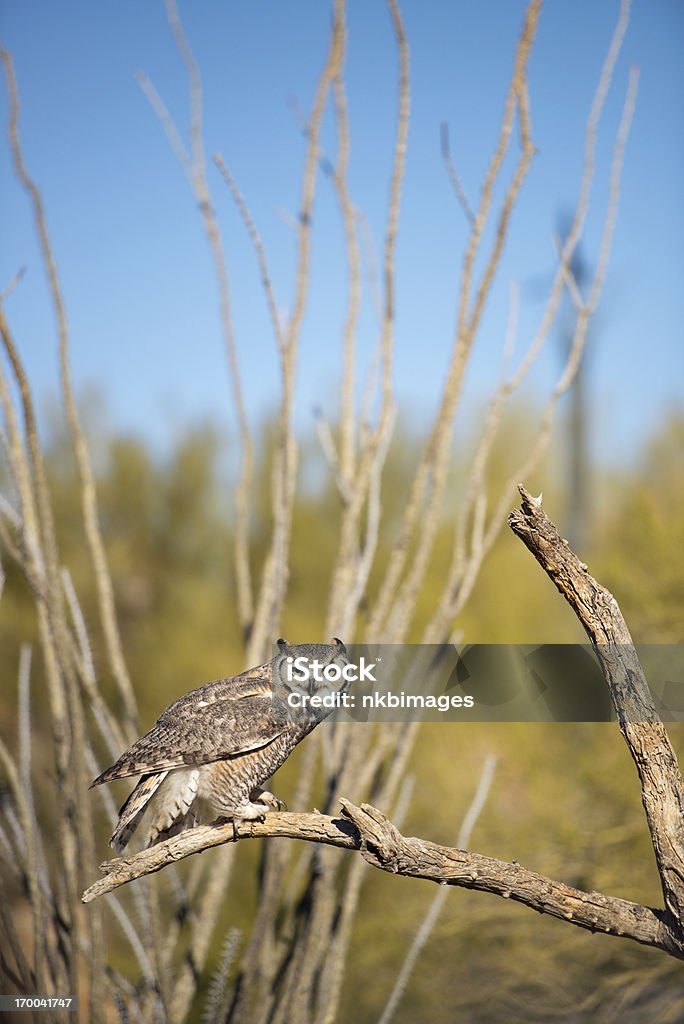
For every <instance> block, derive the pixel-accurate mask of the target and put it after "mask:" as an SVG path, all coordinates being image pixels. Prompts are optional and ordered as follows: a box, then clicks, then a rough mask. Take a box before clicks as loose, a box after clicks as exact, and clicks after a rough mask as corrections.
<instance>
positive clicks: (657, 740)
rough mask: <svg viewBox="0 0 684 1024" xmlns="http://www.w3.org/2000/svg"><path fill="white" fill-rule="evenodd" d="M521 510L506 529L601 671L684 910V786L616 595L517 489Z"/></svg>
mask: <svg viewBox="0 0 684 1024" xmlns="http://www.w3.org/2000/svg"><path fill="white" fill-rule="evenodd" d="M519 490H520V494H521V495H522V508H521V509H520V510H516V511H514V512H511V515H510V517H509V524H510V527H511V529H512V530H513V532H514V533H515V534H516V535H517V536H518V537H520V539H521V540H522V541H523V543H524V544H525V545H526V547H528V548H529V550H530V551H531V552H532V554H533V555H534V557H535V558H536V559H537V561H538V562H539V564H540V565H541V567H542V569H544V571H545V572H546V573H547V574H548V576H549V577H550V578H551V579H552V580H553V582H554V583H555V584H556V587H557V588H558V590H559V591H560V593H561V594H562V595H563V597H564V598H565V600H566V601H567V602H568V604H569V605H570V607H571V608H572V610H573V611H574V613H575V615H576V616H577V618H578V619H579V620H580V622H581V623H582V625H583V627H584V629H585V630H586V632H587V635H588V636H589V639H590V640H591V642H592V644H594V647H595V649H596V653H597V655H598V658H599V660H600V663H601V667H602V669H603V674H604V676H605V679H606V682H607V684H608V689H609V690H610V696H611V699H612V701H613V705H614V707H615V710H616V712H617V717H618V721H619V723H620V730H621V732H622V735H623V736H624V739H625V742H626V744H627V746H628V748H629V752H630V754H631V755H632V759H633V760H634V763H635V765H636V768H637V772H638V774H639V781H640V782H641V799H642V801H643V805H644V811H645V812H646V821H647V822H648V829H649V832H650V834H651V841H652V843H653V850H654V852H655V856H656V862H657V865H658V872H659V874H660V880H661V883H662V887H663V896H664V898H665V906H666V908H667V911H668V912H669V914H671V915H672V917H673V918H674V919H675V920H676V921H677V922H680V923H681V922H682V920H684V918H683V917H682V911H683V910H684V789H683V786H682V776H681V773H680V771H679V765H678V764H677V757H676V755H675V752H674V750H673V749H672V744H671V743H670V740H669V737H668V735H667V732H666V730H665V726H664V725H663V723H662V722H661V721H660V718H659V716H658V712H657V711H656V706H655V704H654V701H653V697H652V696H651V692H650V690H649V688H648V683H647V682H646V678H645V676H644V673H643V669H642V667H641V665H640V664H639V659H638V657H637V653H636V649H635V647H634V643H633V640H632V637H631V634H630V632H629V629H628V628H627V623H626V622H625V620H624V618H623V617H622V612H621V611H620V608H619V607H618V603H617V601H616V600H615V598H614V597H613V595H612V594H611V593H610V592H609V591H608V590H606V589H605V587H602V586H601V584H600V583H597V582H596V580H595V579H594V578H593V576H591V575H590V574H589V572H588V570H587V567H586V565H584V563H583V562H581V561H580V560H579V558H578V557H577V555H576V554H575V553H574V552H573V551H572V550H571V549H570V547H569V545H568V542H567V541H566V540H563V538H562V537H561V536H560V535H559V534H558V531H557V530H556V527H555V526H554V525H553V523H552V522H551V520H550V519H549V518H548V517H547V516H546V514H545V513H544V511H543V509H542V507H541V502H540V501H537V500H536V499H535V498H533V497H532V495H531V494H529V493H528V492H527V491H526V490H525V488H524V487H520V488H519Z"/></svg>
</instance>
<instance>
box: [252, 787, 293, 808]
mask: <svg viewBox="0 0 684 1024" xmlns="http://www.w3.org/2000/svg"><path fill="white" fill-rule="evenodd" d="M250 799H251V800H253V801H254V802H255V803H258V804H263V805H264V808H265V810H266V811H286V810H287V804H286V803H285V801H284V800H281V799H280V797H277V796H276V795H275V794H274V793H270V792H269V791H268V790H267V789H261V790H256V789H255V790H254V792H253V793H252V795H251V797H250Z"/></svg>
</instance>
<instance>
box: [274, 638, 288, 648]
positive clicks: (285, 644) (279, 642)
mask: <svg viewBox="0 0 684 1024" xmlns="http://www.w3.org/2000/svg"><path fill="white" fill-rule="evenodd" d="M276 644H277V645H278V647H289V646H290V645H289V644H288V642H287V640H283V638H282V636H281V637H279V638H278V639H277V640H276Z"/></svg>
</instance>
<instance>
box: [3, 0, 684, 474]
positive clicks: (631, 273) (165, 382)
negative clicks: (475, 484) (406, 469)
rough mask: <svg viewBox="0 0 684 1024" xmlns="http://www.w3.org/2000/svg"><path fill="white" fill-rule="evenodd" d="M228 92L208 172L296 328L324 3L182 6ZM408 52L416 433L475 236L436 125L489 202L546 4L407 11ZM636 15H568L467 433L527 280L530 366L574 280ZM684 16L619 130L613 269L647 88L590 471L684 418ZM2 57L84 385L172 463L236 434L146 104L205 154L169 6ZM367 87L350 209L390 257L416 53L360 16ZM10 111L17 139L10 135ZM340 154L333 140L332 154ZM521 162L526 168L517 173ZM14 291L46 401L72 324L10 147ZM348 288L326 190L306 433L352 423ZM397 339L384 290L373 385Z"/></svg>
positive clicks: (44, 10)
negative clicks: (18, 104) (578, 229)
mask: <svg viewBox="0 0 684 1024" xmlns="http://www.w3.org/2000/svg"><path fill="white" fill-rule="evenodd" d="M179 6H180V13H181V16H182V19H183V22H184V25H185V28H186V31H187V34H188V37H189V40H190V43H191V45H192V47H193V49H194V51H195V55H196V57H197V60H198V62H199V65H200V68H201V71H202V75H203V84H204V92H205V101H206V106H205V127H206V148H207V153H208V154H212V153H214V152H215V151H220V152H221V154H222V155H223V156H224V158H225V159H226V161H227V162H228V163H229V165H230V166H231V168H232V170H233V172H234V174H235V176H236V178H237V181H238V183H239V184H240V187H241V188H242V190H243V192H244V194H245V197H246V199H247V201H248V203H249V205H250V209H251V211H252V214H253V216H254V219H255V221H256V223H257V225H258V227H259V229H260V231H261V233H262V235H263V237H264V241H265V244H266V247H267V250H268V254H269V258H270V263H271V268H272V273H273V278H274V283H275V287H276V292H277V296H278V302H279V305H280V306H281V308H282V309H283V310H287V309H288V308H289V307H290V305H291V301H292V286H293V268H294V266H295V255H296V251H295V233H294V230H293V227H292V216H293V215H295V214H296V211H297V208H298V202H299V192H300V179H301V170H302V166H303V159H304V147H305V143H304V140H303V138H302V135H301V132H300V131H299V129H298V127H297V125H296V123H295V120H294V118H293V115H292V112H291V110H290V107H289V106H288V99H289V98H290V97H295V98H296V99H297V101H298V103H299V105H300V106H301V107H302V108H303V109H305V110H308V109H309V107H310V104H311V101H312V97H313V92H314V89H315V84H316V80H317V76H318V73H319V71H320V69H321V67H322V65H323V61H324V56H325V52H326V47H327V43H328V35H329V29H330V5H329V4H328V3H326V2H323V0H298V2H297V3H277V4H276V3H273V2H272V0H254V2H252V3H249V4H244V3H243V4H236V3H228V2H219V0H205V2H203V3H188V2H182V0H181V3H180V5H179ZM402 10H403V14H404V19H405V25H406V31H407V34H408V39H409V44H410V47H411V75H412V119H411V128H410V137H409V152H408V161H407V171H406V180H405V185H404V203H403V214H402V220H401V226H400V234H399V242H398V252H397V328H396V344H397V352H396V367H395V380H396V389H397V394H398V397H399V400H400V402H401V405H402V407H403V408H404V410H405V413H406V416H407V417H408V418H410V419H411V421H412V423H415V425H416V430H417V431H419V430H422V429H424V428H425V426H426V425H427V423H428V413H429V410H430V408H431V407H432V406H433V404H434V401H435V398H436V395H437V393H438V390H439V387H440V385H441V381H442V378H443V374H444V371H445V368H446V364H447V359H448V353H449V350H450V346H451V343H452V338H453V323H454V314H455V309H456V304H457V298H458V285H459V277H460V270H461V261H462V256H463V251H464V247H465V244H466V240H467V224H466V221H465V218H464V216H463V214H462V212H461V211H460V209H459V208H458V206H457V204H456V203H455V201H454V199H453V196H452V194H451V191H450V186H449V183H448V180H447V176H446V174H445V171H444V168H443V166H442V162H441V158H440V150H439V126H440V122H441V121H448V123H449V125H450V130H451V141H452V152H453V155H454V158H455V161H456V163H457V166H458V169H459V172H460V175H461V177H462V180H463V182H464V186H465V189H466V191H467V193H468V195H469V197H470V199H471V202H472V203H475V202H476V201H477V198H478V194H479V186H480V183H481V180H482V176H483V173H484V170H485V168H486V166H487V163H488V160H489V157H490V154H491V151H492V148H493V145H494V142H495V139H496V133H497V130H498V125H499V121H500V116H501V112H502V109H503V101H504V96H505V92H506V87H507V82H508V76H509V74H510V70H511V66H512V59H513V51H514V46H515V42H516V39H517V35H518V32H519V29H520V26H521V23H522V15H523V11H524V4H522V3H519V2H515V0H486V2H482V3H468V2H465V0H461V2H453V3H446V2H442V3H436V2H430V3H426V2H418V0H409V2H404V3H403V5H402ZM617 11H618V5H617V3H616V2H613V0H602V2H601V3H591V2H588V0H580V2H574V3H570V2H564V3H561V2H560V0H555V2H553V0H549V2H548V3H547V4H546V6H545V8H544V9H543V12H542V17H541V22H540V27H539V32H538V37H537V42H536V46H535V50H534V54H533V57H532V60H531V64H530V76H529V83H530V95H531V102H532V119H533V128H534V138H535V142H536V145H537V146H538V149H539V153H538V155H537V156H536V157H535V161H534V164H533V168H532V171H531V173H530V175H529V177H528V180H527V182H526V185H525V187H524V191H523V194H522V197H521V200H520V202H519V204H518V207H517V209H516V212H515V215H514V219H513V224H512V230H511V234H510V240H509V245H508V248H507V250H506V253H505V257H504V259H503V261H502V264H501V267H500V270H499V273H498V276H497V281H496V288H495V290H494V293H493V295H492V299H491V303H490V306H489V308H488V311H487V314H486V316H485V319H484V322H483V329H482V333H481V337H480V339H479V341H478V348H477V350H476V354H475V357H474V360H473V364H472V366H471V368H470V371H469V375H468V381H467V399H468V403H469V404H468V405H467V408H471V405H470V403H471V402H477V401H479V400H481V399H482V398H483V396H484V395H485V394H486V393H487V391H488V388H489V387H490V386H491V382H492V380H493V378H494V377H495V375H496V370H497V363H498V359H499V354H500V351H501V347H502V339H503V332H504V329H505V323H506V316H507V301H508V295H509V289H510V282H511V280H512V279H514V278H515V279H517V280H519V281H520V282H521V289H522V290H521V297H522V308H521V322H520V328H521V329H520V337H519V339H518V352H520V351H522V349H523V348H524V346H525V343H526V341H527V340H528V338H529V332H530V330H531V328H532V327H533V325H534V323H535V322H536V318H537V317H538V316H539V315H540V313H541V309H542V305H541V296H542V289H543V285H544V282H545V281H546V282H548V280H549V278H550V273H551V270H552V267H553V249H552V241H551V236H552V232H553V230H554V225H555V222H556V217H557V214H558V210H559V207H561V206H563V205H567V204H570V203H572V202H574V200H575V198H576V195H577V190H578V186H579V176H580V172H581V160H582V148H583V133H584V124H585V120H586V115H587V112H588V109H589V106H590V103H591V98H592V95H593V90H594V88H595V85H596V81H597V78H598V74H599V71H600V67H601V63H602V60H603V56H604V53H605V49H606V47H607V45H608V42H609V39H610V36H611V33H612V31H613V27H614V23H615V19H616V17H617ZM683 30H684V6H682V4H681V3H680V2H678V0H649V2H646V0H636V3H635V4H634V8H633V12H632V19H631V24H630V28H629V30H628V35H627V39H626V43H625V46H624V49H623V52H622V54H621V56H620V60H619V64H618V67H617V71H616V75H615V80H614V84H613V88H612V91H611V94H610V97H609V100H608V103H607V106H606V112H605V117H604V121H603V124H602V129H601V135H600V141H599V148H598V161H597V174H596V187H595V193H594V201H593V203H592V208H591V211H590V216H589V220H588V223H587V230H586V236H585V242H584V246H583V254H584V257H585V258H586V260H587V261H588V263H589V264H590V265H591V264H593V262H594V261H595V258H596V254H597V250H598V241H599V238H600V230H601V225H602V217H603V213H604V209H605V202H606V196H607V178H608V169H609V162H610V156H611V149H612V143H613V139H614V135H615V131H616V127H617V122H618V119H619V116H620V111H621V107H622V102H623V99H624V92H625V87H626V82H627V75H628V71H629V67H630V65H631V64H637V65H639V67H640V70H641V80H640V90H639V97H638V103H637V110H636V116H635V121H634V126H633V130H632V135H631V138H630V141H629V145H628V150H627V154H626V162H625V170H624V176H623V185H622V195H621V201H620V210H619V220H618V227H617V230H616V234H615V240H614V250H613V256H612V259H611V263H610V268H609V273H608V278H607V282H606V289H605V292H604V298H603V300H602V304H601V307H600V310H599V316H598V320H597V326H596V329H595V331H594V334H593V335H592V358H591V367H590V370H591V373H590V388H591V395H592V399H593V405H594V413H593V415H594V421H593V429H592V436H593V448H594V452H595V454H596V455H598V456H599V457H601V458H605V459H611V460H613V459H618V460H620V461H626V460H628V459H629V458H630V457H631V456H632V455H633V454H634V452H635V451H636V449H637V448H638V446H639V443H640V440H641V439H642V438H643V437H644V436H645V434H646V433H647V432H648V431H649V430H651V429H652V428H653V427H654V425H655V424H657V422H658V421H659V418H660V416H661V414H662V412H663V411H664V410H666V409H669V408H672V407H674V406H679V407H681V402H682V380H684V346H683V344H682V323H683V322H684V288H682V276H683V275H682V271H683V269H684V258H683V257H684V247H683V243H682V239H683V238H684V188H683V187H682V186H683V181H684V175H683V173H682V171H683V168H684V142H683V139H684V133H683V131H682V123H681V97H682V96H683V95H684V62H682V60H681V46H682V40H683V39H684V31H683ZM0 35H1V37H2V40H3V43H4V45H5V46H6V47H7V48H8V49H9V50H10V51H11V52H12V54H13V56H14V60H15V67H16V73H17V77H18V80H19V86H20V91H21V98H22V114H21V134H22V138H23V143H24V148H25V157H26V161H27V164H28V167H29V170H30V172H31V173H32V175H33V176H34V178H35V179H36V181H37V182H38V184H39V185H40V187H41V189H42V191H43V196H44V200H45V203H46V207H47V211H48V220H49V226H50V229H51V232H52V238H53V243H54V248H55V251H56V255H57V258H58V262H59V267H60V272H61V277H62V283H63V288H64V292H65V296H66V302H67V308H68V313H69V319H70V325H71V353H72V360H71V361H72V366H73V372H74V377H75V381H76V384H77V387H78V389H79V393H80V394H81V395H85V394H86V393H87V391H88V389H89V388H90V387H91V386H92V385H95V386H97V388H98V389H99V391H100V393H101V394H102V395H104V396H105V407H106V410H107V416H108V418H109V420H110V422H111V424H113V425H114V426H115V427H117V428H120V429H124V430H131V431H136V432H139V433H142V434H144V435H145V436H147V437H148V438H149V439H150V440H151V442H152V443H153V444H154V445H155V446H158V447H162V448H163V447H164V446H165V444H166V443H167V441H168V440H169V438H173V437H175V436H176V435H177V432H178V431H179V430H180V429H181V428H182V427H183V425H184V424H186V423H188V422H190V421H196V420H198V419H202V418H205V417H214V418H217V419H218V420H219V421H220V422H222V423H225V424H226V426H227V429H228V430H230V429H231V428H232V426H233V425H234V417H233V415H232V409H231V396H230V387H229V378H228V371H227V365H226V360H225V354H224V348H223V342H222V340H221V334H220V326H219V315H218V302H217V296H216V291H215V286H214V278H213V269H212V264H211V259H210V255H209V251H208V247H207V244H206V241H205V238H204V235H203V232H202V228H201V223H200V219H199V217H198V215H197V211H196V209H195V205H194V201H193V198H192V196H191V194H190V190H189V188H188V186H187V183H186V181H185V179H184V177H183V173H182V171H181V169H180V167H179V166H178V164H177V163H176V162H175V160H174V158H173V156H172V154H171V152H170V150H169V147H168V144H167V141H166V139H165V137H164V134H163V132H162V130H161V128H160V126H159V124H158V122H157V121H156V120H155V117H154V115H153V114H152V112H151V110H150V108H149V106H148V104H147V101H146V100H145V98H144V96H143V95H142V93H141V91H140V88H139V86H138V85H137V83H136V81H135V79H134V73H135V72H136V71H138V70H144V71H145V72H146V73H147V74H148V75H149V77H150V78H151V80H152V81H153V83H154V84H155V85H156V87H157V89H158V90H159V92H160V93H161V95H162V96H163V98H164V99H165V101H166V102H167V104H168V106H169V107H170V109H171V111H172V113H173V115H174V117H175V118H176V120H177V123H178V125H179V127H180V128H181V130H182V131H185V129H186V127H187V119H188V99H187V89H186V80H185V75H184V70H183V65H182V63H181V61H180V58H179V56H178V54H177V52H176V49H175V47H174V44H173V40H172V38H171V35H170V32H169V29H168V26H167V24H166V20H165V15H164V8H163V3H162V2H161V0H144V2H140V0H120V2H118V3H116V4H93V3H85V2H78V3H77V2H73V0H63V2H61V3H59V4H45V3H43V2H38V0H23V2H22V3H14V4H12V3H5V4H3V5H2V8H1V13H0ZM347 86H348V91H349V104H350V115H351V125H352V160H351V167H350V184H351V189H352V194H353V197H354V199H355V201H356V203H357V205H358V206H359V207H361V209H362V210H363V211H364V213H365V215H366V217H367V220H368V223H369V225H370V228H371V231H372V233H373V235H374V238H375V243H376V246H378V247H379V246H380V244H381V240H382V231H383V225H384V218H385V214H386V206H387V186H388V180H389V173H390V162H391V146H392V139H393V132H394V126H395V119H396V54H395V49H394V43H393V38H392V33H391V27H390V21H389V16H388V13H387V9H386V6H385V4H384V3H382V2H380V0H365V2H363V3H361V2H360V0H351V2H350V4H349V52H348V63H347ZM6 109H7V105H6V98H4V97H3V114H2V117H3V121H4V122H5V123H6ZM324 142H325V146H326V148H327V149H328V150H329V151H330V153H331V155H334V151H335V140H334V132H333V124H332V120H331V119H328V121H327V122H326V126H325V131H324ZM511 167H512V161H509V162H508V164H507V170H508V171H509V172H510V168H511ZM210 184H211V188H212V192H213V197H214V200H215V204H216V207H217V210H218V213H219V216H220V220H221V226H222V229H223V231H224V241H225V245H226V249H227V253H228V262H229V270H230V276H231V286H232V298H233V313H234V321H235V329H236V335H237V343H238V348H239V352H240V358H241V361H242V367H243V377H244V384H245V392H246V398H247V403H248V407H249V410H250V414H251V415H252V417H253V418H254V419H255V420H258V419H259V418H260V417H263V416H265V415H267V414H268V413H269V411H271V410H272V409H273V408H274V404H275V401H276V395H277V388H278V380H277V369H276V360H275V352H274V345H273V339H272V336H271V334H270V330H269V326H268V319H267V316H266V311H265V307H264V302H263V297H262V294H261V291H260V285H259V277H258V273H257V269H256V264H255V259H254V254H253V251H252V249H251V247H250V244H249V242H248V241H247V239H246V237H245V232H244V229H243V227H242V224H241V222H240V220H239V218H238V217H237V215H236V212H235V210H234V208H233V206H232V203H231V200H230V196H229V195H228V193H227V190H226V189H225V186H224V185H223V183H222V181H221V179H220V177H219V175H218V172H217V171H216V170H215V168H213V167H212V166H211V165H210ZM0 216H1V217H2V225H3V229H2V243H1V245H0V288H2V289H4V288H5V286H6V284H7V283H8V282H9V281H10V279H11V278H12V277H13V275H14V274H15V272H16V271H17V269H18V268H19V267H20V266H26V267H27V270H28V272H27V274H26V276H25V278H24V280H23V281H22V282H21V284H20V285H19V286H18V288H17V289H16V290H15V291H14V293H13V294H12V295H11V298H10V299H9V300H8V304H7V313H8V316H9V317H10V320H11V323H12V326H13V329H14V332H15V336H16V339H17V342H18V344H19V346H20V349H21V352H22V355H23V357H24V359H25V361H26V364H27V366H28V369H29V373H30V376H31V379H32V380H33V382H34V385H35V387H36V389H37V392H38V394H39V396H40V397H41V399H42V400H43V401H47V399H48V398H49V396H50V395H51V394H54V392H55V390H56V384H57V352H56V339H55V330H54V324H53V317H52V312H51V309H50V306H49V302H48V298H47V292H46V288H45V281H44V276H43V272H42V267H41V263H40V258H39V254H38V252H37V248H36V243H35V238H34V234H33V231H32V224H31V215H30V210H29V207H28V204H27V202H26V199H25V197H24V196H23V194H22V193H21V191H20V190H19V188H18V187H17V185H16V183H15V181H14V179H13V176H12V172H11V167H10V162H9V157H8V154H7V150H6V146H4V145H3V146H2V147H0ZM345 288H346V284H345V264H344V251H343V237H342V233H341V229H340V223H339V216H338V213H337V208H336V204H335V200H334V196H333V195H332V190H331V186H330V184H329V182H327V181H326V180H325V178H322V179H321V180H320V182H319V191H318V196H317V201H316V207H315V216H314V233H313V270H312V279H311V292H310V299H309V304H308V308H307V315H306V320H305V324H304V330H303V334H302V347H301V357H300V370H299V379H298V390H297V410H298V411H297V418H298V423H299V425H300V427H301V428H306V427H307V426H308V425H309V424H310V422H311V412H310V410H311V406H312V404H314V403H320V404H322V405H323V406H325V408H326V409H327V410H328V412H329V415H330V416H331V418H334V415H335V409H336V402H337V394H338V386H339V377H340V337H341V325H342V316H343V313H344V300H345ZM376 337H377V327H376V322H375V317H374V313H373V306H372V302H371V301H370V296H369V294H368V291H366V294H365V295H364V307H363V314H362V320H361V324H360V332H359V346H360V355H361V360H362V363H367V361H368V358H369V354H370V352H371V351H372V348H373V345H374V343H375V340H376ZM558 360H559V357H558V350H557V347H556V346H554V345H551V346H550V348H549V351H548V353H547V355H546V356H545V357H544V358H543V359H542V361H541V363H540V366H539V368H538V370H537V371H535V373H534V374H533V377H532V379H531V386H533V387H534V388H535V389H536V390H537V392H538V393H539V394H541V393H542V391H543V389H545V388H546V389H548V387H549V384H550V382H551V381H552V380H553V379H554V375H555V374H556V373H557V372H558V368H559V361H558Z"/></svg>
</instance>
